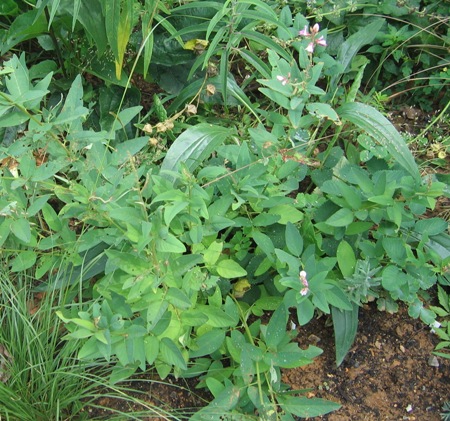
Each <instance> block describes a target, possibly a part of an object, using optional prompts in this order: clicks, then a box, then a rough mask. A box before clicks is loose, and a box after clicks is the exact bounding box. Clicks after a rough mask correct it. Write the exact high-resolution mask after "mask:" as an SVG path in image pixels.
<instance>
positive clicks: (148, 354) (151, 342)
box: [144, 336, 159, 365]
mask: <svg viewBox="0 0 450 421" xmlns="http://www.w3.org/2000/svg"><path fill="white" fill-rule="evenodd" d="M144 349H145V359H146V360H147V363H148V364H150V365H152V364H153V363H154V362H155V360H156V357H157V356H158V353H159V339H158V338H157V337H156V336H146V337H144Z"/></svg>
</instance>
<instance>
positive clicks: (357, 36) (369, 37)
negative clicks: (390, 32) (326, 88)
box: [330, 19, 385, 95]
mask: <svg viewBox="0 0 450 421" xmlns="http://www.w3.org/2000/svg"><path fill="white" fill-rule="evenodd" d="M384 22H385V20H384V19H374V20H373V21H372V22H371V23H370V24H368V25H365V26H362V27H361V29H360V30H359V31H357V32H356V33H354V34H352V35H351V36H350V37H348V38H347V39H346V40H345V42H344V43H342V45H341V46H340V48H339V51H338V55H337V61H338V62H339V63H340V64H341V65H342V71H341V72H339V73H336V74H334V75H333V77H332V78H331V81H330V87H331V88H330V92H331V93H332V94H333V95H334V91H335V89H336V88H337V86H338V83H339V80H340V78H341V77H342V75H343V74H344V73H346V72H347V71H348V70H349V67H350V66H351V63H352V60H353V58H354V57H355V55H356V54H357V53H358V51H359V50H360V49H361V48H362V47H363V46H364V45H367V44H370V43H371V42H372V41H373V39H374V38H375V37H376V36H377V34H378V32H379V30H380V29H381V27H382V26H383V24H384Z"/></svg>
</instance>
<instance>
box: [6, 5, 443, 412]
mask: <svg viewBox="0 0 450 421" xmlns="http://www.w3.org/2000/svg"><path fill="white" fill-rule="evenodd" d="M449 7H450V6H449V4H448V2H440V1H418V0H417V1H409V2H397V1H390V0H389V1H383V2H380V3H379V4H377V5H373V4H369V3H367V4H366V3H364V2H361V3H355V2H352V1H340V0H336V1H332V2H321V1H315V2H310V1H296V2H278V1H273V2H272V1H261V0H242V1H228V0H227V1H224V2H215V1H193V2H160V1H149V0H145V1H144V0H142V1H138V0H122V1H119V0H111V1H106V0H89V1H87V0H77V1H66V0H61V1H56V0H44V1H29V2H22V1H18V0H6V1H3V2H2V3H1V5H0V47H1V52H0V54H1V56H2V64H1V68H0V81H1V85H0V137H1V138H2V139H3V140H2V143H1V149H0V160H1V173H0V183H1V190H0V247H1V255H2V262H3V267H4V268H7V269H8V270H7V271H6V272H5V273H3V274H2V293H1V296H0V297H1V307H0V312H1V313H0V318H1V321H2V330H1V333H0V346H1V348H0V350H2V352H1V353H2V355H3V357H2V359H1V361H2V365H1V368H0V380H1V381H2V382H1V383H0V396H1V399H2V401H5V402H6V401H8V400H9V401H10V400H14V405H16V402H17V401H19V402H21V403H23V408H22V407H18V408H19V409H14V408H15V407H13V406H11V407H10V406H8V405H5V406H4V407H3V408H0V414H1V415H2V416H5V417H6V418H7V419H28V418H25V417H24V416H23V414H24V413H26V412H27V408H28V407H34V408H37V407H36V406H35V404H34V403H33V399H36V398H38V397H39V398H40V397H41V396H42V394H43V393H45V394H48V396H49V397H48V399H47V400H46V402H48V408H42V411H41V409H36V413H35V415H33V416H32V418H29V419H60V418H64V417H70V415H74V416H75V414H79V413H80V411H81V410H82V409H83V407H88V406H89V405H90V404H92V402H95V400H94V398H95V397H97V396H98V393H100V392H99V389H98V387H99V385H103V386H107V387H109V388H111V389H110V390H111V391H112V392H108V393H119V394H120V388H119V386H115V385H117V384H120V382H121V381H122V380H124V379H127V378H129V377H130V376H132V375H133V374H134V373H135V372H136V371H145V370H147V369H148V368H154V369H155V370H156V372H157V373H158V375H159V377H160V378H161V379H166V378H167V377H168V376H175V377H181V378H196V379H198V380H199V387H203V388H206V389H208V390H209V391H210V392H211V394H212V396H213V400H212V401H211V402H210V403H209V405H207V406H206V407H205V408H203V409H201V410H200V411H198V412H197V413H195V414H194V415H191V416H190V417H191V418H192V419H216V418H214V417H217V416H218V414H219V415H220V414H224V413H230V414H240V415H241V416H245V417H248V419H251V418H252V417H254V418H257V419H267V420H275V419H283V420H289V419H294V417H314V416H317V415H321V414H325V413H328V412H330V411H333V410H335V409H337V408H338V407H339V405H338V404H336V403H334V402H331V401H325V400H322V399H317V398H316V399H311V398H308V397H306V396H305V395H304V393H302V391H292V390H289V389H288V388H287V386H286V385H285V384H283V383H282V381H281V372H282V370H283V369H290V368H294V367H299V366H302V365H306V364H308V363H310V362H311V361H312V360H313V359H314V358H315V357H316V356H318V355H319V354H320V353H321V352H322V350H321V349H320V348H318V347H316V346H309V347H308V348H307V349H303V348H300V347H299V346H298V344H297V343H296V342H295V341H294V339H295V335H296V329H295V325H296V324H298V325H305V324H307V323H308V322H310V321H311V320H312V319H313V318H314V317H315V316H317V315H318V314H328V315H330V316H331V318H332V322H333V325H334V332H335V347H336V363H337V364H338V365H339V364H341V363H342V361H343V360H344V358H345V355H346V354H347V352H348V350H349V349H350V347H351V345H352V343H353V340H354V338H355V335H356V331H357V325H358V309H359V307H360V306H361V305H362V304H364V303H367V302H369V301H376V303H377V306H378V308H379V310H382V311H386V312H395V311H396V310H397V309H398V305H399V303H404V304H405V305H406V306H407V308H408V313H409V315H410V316H411V317H413V318H419V319H420V320H421V321H422V322H423V323H424V324H425V325H428V326H431V327H433V329H434V330H435V331H436V333H437V334H438V335H439V337H440V338H441V339H442V342H441V344H440V345H439V346H438V349H437V350H436V354H437V355H439V356H444V357H448V356H449V353H448V349H449V348H450V337H449V334H450V332H449V329H450V324H448V320H449V312H450V309H449V299H448V287H449V285H450V279H449V269H448V268H449V263H450V253H449V250H450V237H449V236H448V212H447V213H446V210H445V209H444V210H443V211H442V212H441V213H438V212H436V204H437V203H438V201H439V200H440V199H441V198H442V197H448V196H449V188H448V174H446V171H445V169H448V155H447V153H448V146H449V136H448V130H447V131H446V128H448V124H449V121H448V118H447V117H446V115H447V112H448V107H449V104H450V98H449V94H448V90H447V89H446V86H447V85H448V80H449V75H450V70H449V68H450V67H449V57H450V54H449V40H450V38H449V37H450V33H449V24H448V15H449ZM400 104H401V105H400ZM405 106H407V108H406V111H404V112H412V111H411V110H417V112H422V113H423V112H426V113H428V115H429V116H430V118H429V120H428V121H427V122H426V124H425V125H423V126H422V127H416V128H415V130H414V131H413V132H412V133H409V134H408V135H403V134H400V132H399V131H398V130H397V128H396V127H395V126H394V125H393V124H392V123H391V122H390V121H389V119H388V118H387V117H388V114H387V110H388V109H393V110H395V109H399V110H404V109H405V108H404V107H405ZM411 150H413V151H415V152H416V153H415V155H413V153H412V152H411ZM418 151H419V152H420V151H422V152H425V153H419V152H418ZM446 216H447V217H446ZM12 297H14V298H12ZM32 297H34V299H35V297H44V298H43V299H42V301H39V302H38V303H36V305H37V307H39V309H38V310H37V312H36V313H34V311H35V309H34V307H33V306H31V307H30V304H29V303H30V302H31V301H30V300H31V298H32ZM433 300H434V301H433ZM16 331H21V332H22V331H23V335H21V336H20V337H17V335H15V333H14V332H16ZM22 336H23V337H25V338H26V341H25V342H23V341H21V338H22ZM18 340H20V341H19V342H18ZM27 341H30V343H29V344H28V342H27ZM33 341H38V343H39V347H35V346H34V345H32V344H31V342H33ZM47 358H50V359H49V360H47ZM30 361H31V362H30ZM35 367H36V371H37V372H39V373H44V378H45V379H46V381H45V382H43V383H42V384H40V383H39V382H36V379H35V378H34V376H35V373H34V368H35ZM69 371H70V372H71V373H75V374H72V375H71V376H69V378H67V372H69ZM63 378H64V380H65V381H67V387H64V388H61V387H59V385H60V382H61V381H62V380H61V379H63ZM80 379H81V380H80ZM47 380H48V382H47ZM30 382H31V383H32V384H33V385H35V386H34V387H35V388H33V389H31V391H30V390H29V388H27V387H24V385H28V384H30ZM27 389H28V390H27ZM43 389H45V391H44V392H43V391H42V390H43ZM56 392H57V393H56ZM30 394H31V395H33V396H32V397H31V398H30V396H29V395H30ZM14 411H15V412H14ZM17 411H23V412H17ZM37 411H41V412H39V413H38V412H37ZM155 411H157V409H155V408H148V414H153V415H155V414H159V415H160V416H161V414H160V413H158V412H155ZM33 414H34V413H33ZM162 415H164V414H162ZM27 416H28V417H30V416H31V415H29V414H28V415H27ZM85 416H87V415H85ZM8 417H9V418H8ZM64 419H65V418H64Z"/></svg>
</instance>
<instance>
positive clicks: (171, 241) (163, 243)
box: [156, 233, 186, 253]
mask: <svg viewBox="0 0 450 421" xmlns="http://www.w3.org/2000/svg"><path fill="white" fill-rule="evenodd" d="M156 250H157V251H160V252H162V253H184V252H185V251H186V247H185V245H184V244H183V243H182V242H181V241H180V240H178V238H176V237H175V236H174V235H172V234H170V233H167V236H166V237H165V238H164V239H162V238H158V240H156Z"/></svg>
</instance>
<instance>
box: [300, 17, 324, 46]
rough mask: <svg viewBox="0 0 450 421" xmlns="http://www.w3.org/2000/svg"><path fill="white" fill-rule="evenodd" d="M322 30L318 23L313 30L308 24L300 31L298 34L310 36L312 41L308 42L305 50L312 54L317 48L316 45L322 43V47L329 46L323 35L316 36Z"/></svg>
mask: <svg viewBox="0 0 450 421" xmlns="http://www.w3.org/2000/svg"><path fill="white" fill-rule="evenodd" d="M319 31H320V27H319V24H318V23H316V24H315V25H314V26H313V27H312V28H311V32H310V31H309V29H308V26H307V25H306V26H305V27H304V28H303V29H302V30H301V31H299V32H298V34H299V35H300V36H301V37H305V38H309V39H310V40H311V42H310V43H309V44H308V46H307V47H306V48H305V50H306V51H307V52H308V53H310V54H312V53H313V52H314V49H315V48H316V45H321V46H322V47H326V46H327V42H326V41H325V38H324V37H323V36H320V37H318V38H317V37H316V36H317V34H318V33H319Z"/></svg>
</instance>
